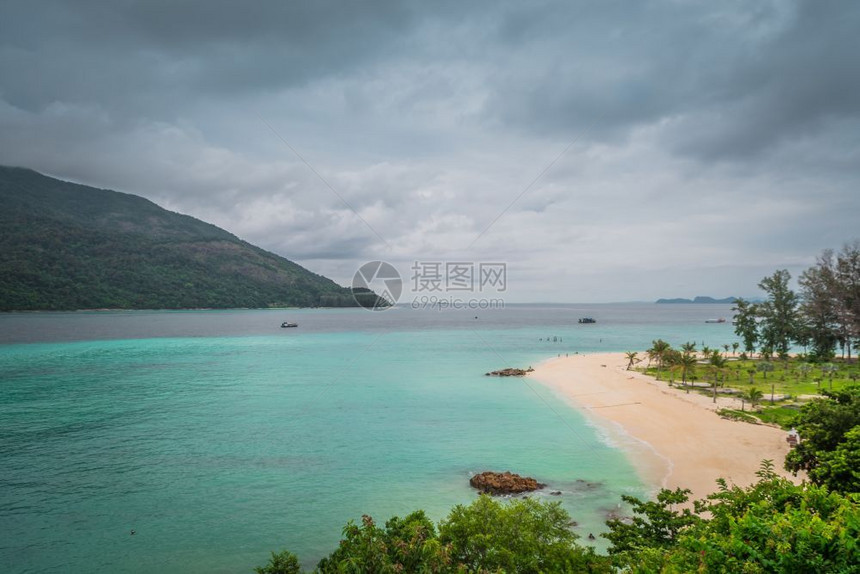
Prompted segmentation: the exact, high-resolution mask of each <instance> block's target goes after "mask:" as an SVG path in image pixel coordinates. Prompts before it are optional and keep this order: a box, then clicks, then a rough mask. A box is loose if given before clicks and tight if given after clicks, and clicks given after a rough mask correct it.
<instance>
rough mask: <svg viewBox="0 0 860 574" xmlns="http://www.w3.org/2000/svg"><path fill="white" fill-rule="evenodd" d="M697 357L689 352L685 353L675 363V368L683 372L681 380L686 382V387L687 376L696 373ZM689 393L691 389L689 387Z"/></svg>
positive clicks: (685, 384)
mask: <svg viewBox="0 0 860 574" xmlns="http://www.w3.org/2000/svg"><path fill="white" fill-rule="evenodd" d="M696 363H697V361H696V357H695V356H694V355H691V354H689V353H684V354H683V355H681V356H680V357H679V358H678V362H677V363H675V370H677V371H680V373H681V382H682V383H684V388H686V387H687V377H689V376H692V375H694V374H695V373H696ZM687 392H688V393H689V392H690V390H689V389H687Z"/></svg>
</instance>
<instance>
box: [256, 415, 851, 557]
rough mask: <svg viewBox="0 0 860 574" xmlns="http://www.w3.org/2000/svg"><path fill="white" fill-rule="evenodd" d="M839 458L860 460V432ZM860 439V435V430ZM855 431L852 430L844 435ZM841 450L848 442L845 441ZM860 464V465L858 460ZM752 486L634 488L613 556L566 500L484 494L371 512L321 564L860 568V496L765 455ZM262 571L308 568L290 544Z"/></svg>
mask: <svg viewBox="0 0 860 574" xmlns="http://www.w3.org/2000/svg"><path fill="white" fill-rule="evenodd" d="M846 434H848V435H850V436H849V437H848V438H847V439H846V440H845V441H842V443H841V444H842V445H843V447H842V448H841V451H839V452H838V453H837V454H838V456H839V457H841V459H844V460H843V463H842V464H843V465H842V466H840V467H838V468H841V469H851V468H857V463H858V462H860V459H858V458H857V457H858V452H860V451H858V448H857V445H858V441H857V439H858V438H860V430H858V429H857V428H855V429H852V430H851V431H849V432H848V433H846ZM852 437H853V438H852ZM843 438H845V437H843ZM837 450H839V449H837ZM852 465H853V467H852ZM757 475H758V481H757V482H756V483H755V484H753V485H750V486H747V487H740V486H736V485H732V486H729V484H728V482H727V481H726V480H724V479H717V480H716V486H717V488H716V489H715V492H714V493H713V494H710V495H709V496H707V497H706V498H704V499H701V500H695V501H692V504H690V499H689V496H690V491H689V490H685V489H680V488H678V489H675V490H669V489H662V490H661V491H660V492H659V493H658V494H657V495H656V496H655V497H654V499H653V500H647V501H646V500H641V499H638V498H636V497H633V496H626V495H625V496H623V497H622V498H623V500H624V502H626V503H627V504H628V505H629V508H630V513H631V516H629V517H625V518H613V519H610V520H608V521H607V523H606V525H607V528H608V531H607V532H606V533H604V534H602V535H601V536H603V537H604V538H606V539H607V540H608V541H609V543H610V546H609V547H608V549H607V554H608V555H606V556H604V555H600V554H597V553H595V552H594V550H593V549H591V548H586V547H583V546H581V545H579V544H578V543H577V535H576V534H575V533H574V532H573V531H572V530H571V524H572V521H571V519H570V515H569V514H568V513H567V512H566V511H565V510H564V509H563V508H561V506H560V504H559V503H558V502H542V501H539V500H536V499H530V498H514V499H511V500H508V501H499V500H497V499H494V498H492V497H490V496H487V495H480V496H479V497H478V498H477V499H476V500H475V501H474V502H472V503H471V504H469V505H457V506H455V507H454V508H453V509H452V510H451V512H450V513H449V515H448V516H447V518H445V519H443V520H442V521H441V522H439V524H438V525H434V524H433V523H432V521H430V520H429V519H428V518H427V516H426V515H425V514H424V512H422V511H420V510H419V511H416V512H413V513H412V514H410V515H408V516H407V517H405V518H403V519H400V518H397V517H395V518H392V519H390V520H389V521H387V522H386V523H385V526H384V527H380V526H378V525H377V524H376V523H375V522H374V521H373V519H372V518H370V517H369V516H364V517H363V518H362V521H361V524H360V525H357V524H354V523H353V522H349V523H347V525H346V527H344V529H343V538H342V540H341V541H340V544H339V546H338V548H337V549H336V550H335V551H334V552H332V554H330V555H329V556H327V557H325V558H323V559H322V560H320V562H319V563H318V564H317V567H316V568H315V569H314V570H313V572H319V573H332V574H334V573H343V572H347V573H355V574H358V573H379V574H382V573H396V572H421V573H427V574H432V573H438V574H449V573H450V574H453V573H466V572H510V573H538V572H562V573H564V572H569V573H573V572H594V573H608V572H780V573H782V572H784V573H793V572H824V573H829V572H833V573H836V572H854V571H857V568H858V567H860V542H858V541H860V496H858V494H857V492H856V490H855V491H847V492H840V491H836V490H831V489H829V488H828V487H827V486H826V485H819V484H812V483H803V484H800V485H796V484H794V483H792V482H791V481H789V480H788V479H786V478H783V477H780V476H778V475H777V474H776V472H775V471H774V465H773V462H772V461H763V462H762V466H761V469H760V470H759V471H758V473H757ZM255 571H256V572H257V573H258V574H297V573H298V572H299V571H300V570H299V568H298V561H297V559H296V557H295V556H294V555H292V554H290V553H289V552H288V551H283V552H281V553H280V554H274V553H273V554H272V558H271V560H270V562H269V564H268V565H267V566H264V567H260V568H257V569H255Z"/></svg>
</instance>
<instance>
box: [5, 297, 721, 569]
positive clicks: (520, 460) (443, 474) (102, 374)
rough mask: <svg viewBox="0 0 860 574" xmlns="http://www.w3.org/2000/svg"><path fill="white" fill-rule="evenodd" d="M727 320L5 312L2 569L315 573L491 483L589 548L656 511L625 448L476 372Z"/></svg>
mask: <svg viewBox="0 0 860 574" xmlns="http://www.w3.org/2000/svg"><path fill="white" fill-rule="evenodd" d="M582 316H592V317H594V318H596V319H597V321H598V323H597V324H595V325H579V324H577V322H576V320H577V318H579V317H582ZM720 316H722V317H726V318H730V316H731V311H730V308H729V306H726V305H654V304H622V305H552V306H550V305H534V306H532V305H523V306H509V307H508V308H507V309H504V310H493V311H487V310H481V311H454V310H448V311H443V312H440V311H413V310H410V309H405V308H403V309H401V308H397V309H392V310H389V311H385V312H375V313H374V312H369V311H365V310H361V309H344V310H327V309H319V310H286V311H285V310H280V311H278V310H266V311H183V312H143V311H139V312H92V313H27V314H3V315H0V571H2V572H10V573H19V572H63V573H77V572H81V573H84V572H87V573H88V572H129V573H131V572H134V573H138V572H165V573H171V572H176V573H180V572H181V573H185V572H191V573H194V572H201V573H202V572H207V573H209V572H250V571H252V569H253V567H254V566H256V565H262V564H264V563H265V562H266V561H267V560H268V556H269V551H271V550H279V549H282V548H288V549H290V550H292V551H293V552H296V553H298V554H299V556H300V558H301V559H302V561H303V562H304V563H305V564H306V565H307V566H311V565H312V564H313V563H314V562H315V561H316V560H317V559H319V558H320V557H321V556H323V555H325V554H327V553H328V552H330V551H331V550H333V549H334V548H335V546H336V544H337V541H338V539H339V534H340V530H341V528H342V527H343V525H344V524H345V523H346V521H347V520H349V519H353V520H358V519H360V517H361V515H362V514H370V515H372V516H374V517H375V518H376V519H377V520H379V521H384V520H385V519H387V518H388V517H390V516H392V515H394V514H398V515H403V514H406V513H408V512H410V511H412V510H414V509H417V508H423V509H425V510H427V511H428V512H429V514H430V515H431V516H432V517H433V518H435V519H439V518H442V517H443V516H445V515H446V514H447V512H448V510H449V509H450V507H451V506H453V505H455V504H458V503H468V502H470V501H471V500H473V499H474V498H475V493H474V491H473V490H472V489H470V488H469V486H468V479H469V476H470V475H471V474H473V473H475V472H480V471H483V470H512V471H514V472H520V473H523V474H528V475H531V476H534V477H536V478H538V479H539V480H540V481H541V482H545V483H548V484H549V485H550V489H551V490H560V491H562V493H563V494H562V496H560V497H550V496H549V495H548V494H539V496H546V497H547V498H552V499H553V500H561V501H562V503H563V504H564V505H565V507H566V508H567V509H568V510H569V511H570V513H571V514H572V515H573V517H574V519H575V520H576V521H577V522H578V523H579V526H578V527H577V531H578V532H579V534H581V535H582V536H583V538H584V537H585V536H587V534H588V533H589V532H594V533H595V534H596V533H599V532H602V531H603V530H604V528H603V521H604V520H605V519H606V515H607V513H610V512H613V511H615V510H617V509H618V508H619V505H618V503H619V501H620V496H621V494H624V493H632V494H634V495H638V496H644V495H646V494H647V491H646V489H645V487H644V486H643V484H642V483H641V481H640V480H639V478H638V477H637V476H636V474H635V472H634V471H633V468H632V466H631V464H630V462H629V461H628V460H627V458H626V457H625V455H624V453H623V452H622V451H621V450H620V449H619V448H618V445H617V444H616V442H614V441H613V439H610V438H608V437H606V436H603V435H601V433H600V432H598V431H597V430H596V429H595V428H593V427H592V426H590V425H589V424H588V423H587V422H586V420H585V418H584V417H583V416H582V415H581V414H580V413H578V412H576V411H575V410H572V409H570V408H569V407H567V406H566V405H565V404H564V403H563V402H562V401H561V400H559V399H558V398H557V397H555V396H554V395H553V394H552V393H551V392H549V391H547V390H545V389H544V388H542V387H540V386H539V385H538V384H536V383H534V382H529V381H528V380H521V379H498V378H495V377H485V376H483V373H484V372H486V371H489V370H493V369H497V368H501V367H507V366H519V367H526V366H528V365H531V364H536V363H538V362H540V361H542V360H545V359H547V358H550V357H554V356H556V355H558V354H565V353H571V354H572V353H574V352H580V353H582V352H589V351H624V350H641V349H644V348H647V347H648V346H650V342H651V340H652V339H655V338H658V337H661V338H663V339H666V340H668V341H669V342H671V343H672V344H673V345H678V344H680V343H683V342H685V341H688V340H693V341H697V342H698V343H699V344H700V345H701V344H702V342H704V343H705V344H707V345H709V346H712V347H715V346H718V345H723V344H726V343H731V342H732V341H734V340H736V338H735V336H734V334H733V332H732V327H731V323H730V322H727V323H724V324H717V325H714V324H705V323H704V321H705V320H706V319H710V318H716V317H720ZM285 320H291V321H295V322H298V323H299V328H297V329H280V328H279V325H280V323H281V322H282V321H285ZM553 339H555V341H553ZM132 529H133V530H135V531H136V534H135V535H133V536H132V535H130V531H131V530H132Z"/></svg>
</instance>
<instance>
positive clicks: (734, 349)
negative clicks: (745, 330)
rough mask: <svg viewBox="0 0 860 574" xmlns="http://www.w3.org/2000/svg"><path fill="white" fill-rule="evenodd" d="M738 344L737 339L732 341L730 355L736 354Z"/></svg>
mask: <svg viewBox="0 0 860 574" xmlns="http://www.w3.org/2000/svg"><path fill="white" fill-rule="evenodd" d="M740 346H741V344H740V343H738V342H737V341H735V342H734V343H732V357H734V356H735V355H737V354H738V347H740Z"/></svg>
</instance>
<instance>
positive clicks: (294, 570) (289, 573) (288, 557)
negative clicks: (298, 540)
mask: <svg viewBox="0 0 860 574" xmlns="http://www.w3.org/2000/svg"><path fill="white" fill-rule="evenodd" d="M301 571H302V566H301V564H299V559H298V557H296V555H295V554H293V553H292V552H290V551H289V550H282V551H281V552H278V553H275V552H272V557H271V558H270V559H269V563H268V564H266V565H265V566H258V567H257V568H254V572H256V573H257V574H301Z"/></svg>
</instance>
